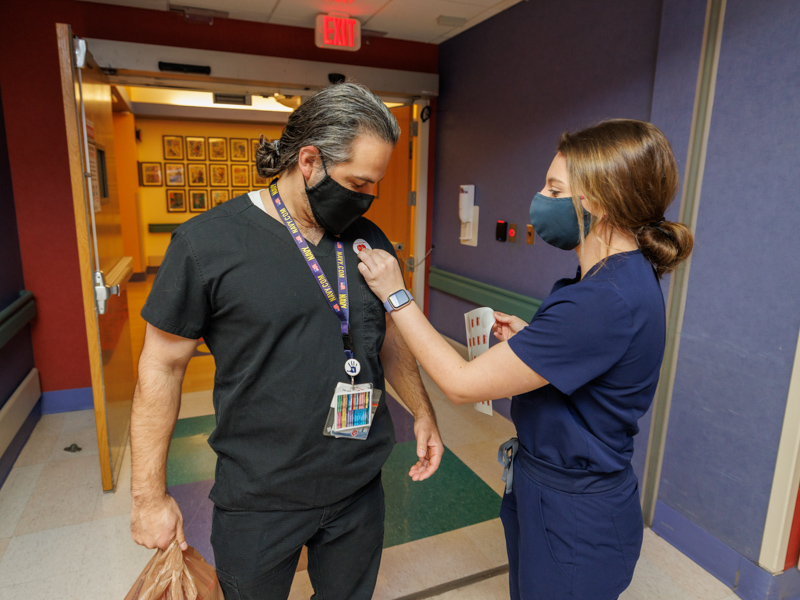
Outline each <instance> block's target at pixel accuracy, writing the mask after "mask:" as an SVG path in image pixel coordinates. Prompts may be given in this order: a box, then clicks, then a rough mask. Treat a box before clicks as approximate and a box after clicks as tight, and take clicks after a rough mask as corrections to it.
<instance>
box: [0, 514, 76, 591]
mask: <svg viewBox="0 0 800 600" xmlns="http://www.w3.org/2000/svg"><path fill="white" fill-rule="evenodd" d="M90 529H91V524H89V523H81V524H80V525H71V526H69V527H60V528H58V529H49V530H47V531H39V532H37V533H30V534H27V535H19V536H15V537H13V538H11V542H9V544H8V548H6V552H5V554H3V558H2V560H0V581H2V582H3V585H6V586H11V585H17V584H20V583H26V582H31V581H37V580H39V579H43V578H44V577H50V576H61V577H65V576H72V575H74V574H75V573H76V572H77V571H78V569H80V568H81V567H82V566H83V565H82V562H83V558H84V556H85V554H86V545H87V543H88V538H89V531H90Z"/></svg>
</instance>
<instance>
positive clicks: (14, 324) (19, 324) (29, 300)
mask: <svg viewBox="0 0 800 600" xmlns="http://www.w3.org/2000/svg"><path fill="white" fill-rule="evenodd" d="M35 316H36V302H35V301H34V299H33V293H32V292H20V296H19V298H18V299H17V300H15V301H14V302H12V303H11V304H10V305H9V306H7V307H6V308H4V309H3V310H2V311H0V348H2V347H3V346H5V345H6V343H7V342H8V341H9V340H10V339H11V338H12V337H14V336H15V335H16V334H17V332H18V331H19V330H20V329H22V328H23V327H25V325H27V324H28V322H29V321H30V320H31V319H33V317H35Z"/></svg>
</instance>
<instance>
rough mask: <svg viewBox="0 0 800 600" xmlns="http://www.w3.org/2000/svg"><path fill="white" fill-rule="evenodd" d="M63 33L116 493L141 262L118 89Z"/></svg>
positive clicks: (96, 371)
mask: <svg viewBox="0 0 800 600" xmlns="http://www.w3.org/2000/svg"><path fill="white" fill-rule="evenodd" d="M56 35H57V38H58V51H59V61H60V65H61V84H62V92H63V96H64V117H65V121H66V129H67V141H68V151H69V160H70V175H71V180H72V195H73V202H74V207H75V228H76V234H77V240H78V255H79V262H80V276H81V286H82V291H83V302H84V318H85V321H86V336H87V340H88V346H89V361H90V366H91V377H92V393H93V395H94V412H95V423H96V426H97V441H98V446H99V453H100V469H101V474H102V482H103V490H106V491H110V490H113V489H114V485H115V481H116V479H117V476H118V475H119V469H120V467H121V465H122V460H121V459H122V454H123V450H124V449H125V446H126V444H127V441H128V427H129V424H130V414H131V401H132V399H133V388H134V385H135V379H134V372H133V357H132V353H131V338H130V327H129V322H128V297H127V284H128V280H129V279H130V276H131V273H132V270H133V260H132V258H131V257H126V256H124V255H123V250H122V229H121V226H120V210H119V198H118V195H117V182H116V162H115V156H114V125H113V118H112V111H111V86H110V85H109V83H108V80H107V78H106V77H105V75H104V74H103V73H102V71H101V70H100V69H99V68H98V66H97V64H96V63H95V62H94V60H93V59H92V58H91V55H90V54H89V55H88V56H87V59H86V63H85V67H84V68H82V69H80V72H79V71H78V69H77V67H76V63H75V52H74V51H75V40H74V38H73V36H72V33H71V31H70V27H69V26H68V25H62V24H58V25H56ZM84 114H85V116H84ZM84 173H91V177H85V176H84ZM98 273H101V274H102V276H103V279H104V283H105V285H106V286H108V287H109V288H114V287H115V286H118V290H119V293H118V295H111V296H110V297H109V298H108V299H107V300H106V301H105V302H97V301H96V295H95V287H96V286H97V285H98V281H97V278H98Z"/></svg>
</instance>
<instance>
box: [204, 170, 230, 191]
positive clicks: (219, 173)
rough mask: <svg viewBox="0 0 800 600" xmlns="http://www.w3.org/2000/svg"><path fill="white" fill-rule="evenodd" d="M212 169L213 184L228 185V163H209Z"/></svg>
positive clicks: (218, 185)
mask: <svg viewBox="0 0 800 600" xmlns="http://www.w3.org/2000/svg"><path fill="white" fill-rule="evenodd" d="M208 168H209V169H211V185H212V186H214V187H228V165H209V167H208Z"/></svg>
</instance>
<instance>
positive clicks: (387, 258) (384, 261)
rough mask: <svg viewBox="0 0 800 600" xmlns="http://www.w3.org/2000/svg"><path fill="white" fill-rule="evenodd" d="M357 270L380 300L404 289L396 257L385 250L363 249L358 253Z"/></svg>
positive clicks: (404, 285)
mask: <svg viewBox="0 0 800 600" xmlns="http://www.w3.org/2000/svg"><path fill="white" fill-rule="evenodd" d="M358 258H359V259H361V262H360V263H359V265H358V270H359V271H360V272H361V275H363V276H364V279H365V280H366V282H367V285H369V287H370V289H371V290H372V291H373V292H374V294H375V295H376V296H377V297H378V298H380V301H381V302H386V299H387V298H388V297H389V296H390V295H391V294H394V293H395V292H396V291H398V290H404V289H406V282H405V281H404V280H403V274H402V273H401V272H400V265H399V264H398V263H397V259H396V258H395V257H394V256H392V255H391V254H389V253H388V252H386V251H385V250H367V249H364V250H362V251H361V252H359V253H358Z"/></svg>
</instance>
